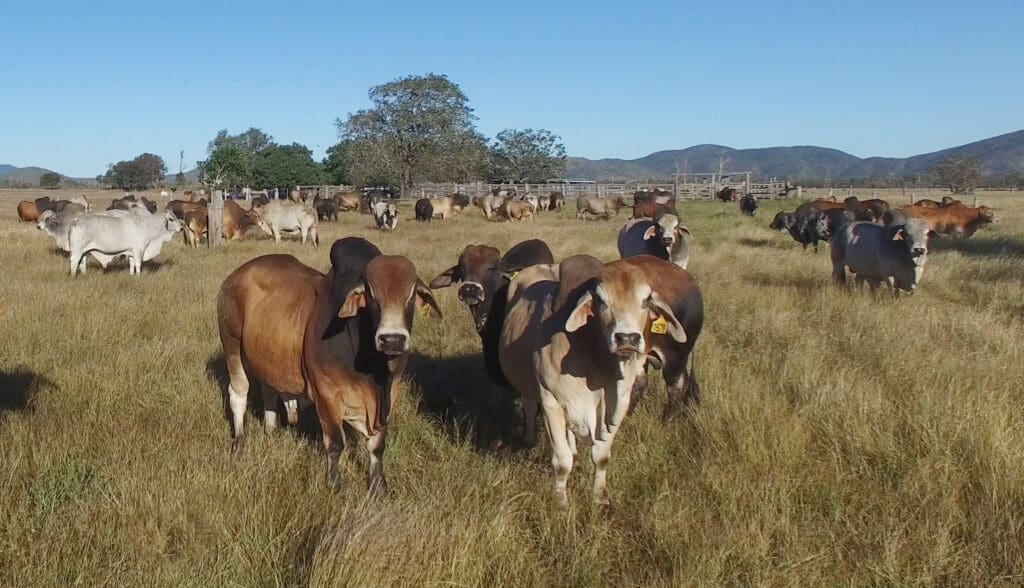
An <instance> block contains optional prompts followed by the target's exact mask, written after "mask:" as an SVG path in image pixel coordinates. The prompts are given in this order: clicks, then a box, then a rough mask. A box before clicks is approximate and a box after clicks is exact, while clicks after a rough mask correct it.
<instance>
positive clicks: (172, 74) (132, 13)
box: [0, 0, 1024, 177]
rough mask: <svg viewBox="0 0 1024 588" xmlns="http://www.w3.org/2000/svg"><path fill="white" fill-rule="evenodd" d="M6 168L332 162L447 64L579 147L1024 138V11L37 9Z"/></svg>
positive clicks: (494, 105)
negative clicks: (149, 156)
mask: <svg viewBox="0 0 1024 588" xmlns="http://www.w3.org/2000/svg"><path fill="white" fill-rule="evenodd" d="M0 14H2V15H3V19H2V21H0V59H2V65H0V72H3V78H2V79H3V84H2V86H0V163H10V164H13V165H18V166H27V165H38V166H42V167H47V168H50V169H54V170H57V171H60V172H61V173H65V174H68V175H73V176H86V177H92V176H95V175H96V174H98V173H102V172H103V171H104V170H105V169H106V166H107V164H108V163H110V162H116V161H119V160H122V159H129V158H132V157H134V156H136V155H138V154H140V153H143V152H152V153H157V154H158V155H161V156H163V157H164V159H165V160H166V161H167V164H168V169H169V171H170V172H171V173H174V172H176V171H177V167H178V152H179V150H184V151H185V157H186V165H187V167H189V168H191V166H192V165H193V164H194V162H195V161H196V160H197V159H202V158H203V156H204V155H205V150H206V144H207V142H209V140H210V139H212V138H213V136H214V135H215V134H216V133H217V131H218V130H219V129H222V128H226V129H228V130H229V131H231V132H232V133H237V132H240V131H242V130H245V129H246V128H248V127H250V126H256V127H259V128H261V129H263V130H264V131H266V132H268V133H270V134H271V135H273V136H274V138H275V140H277V141H278V142H283V143H291V142H293V141H295V142H299V143H303V144H305V145H307V146H309V147H310V148H312V149H313V150H314V152H315V155H316V156H317V157H321V156H322V154H323V151H324V150H325V149H326V148H327V147H328V146H330V145H331V144H333V143H335V142H336V141H337V133H336V129H335V127H334V125H333V121H334V120H335V119H336V118H338V117H344V116H346V115H347V114H348V113H350V112H354V111H356V110H358V109H360V108H364V107H366V106H367V105H368V100H367V97H366V93H367V90H368V89H369V88H370V87H371V86H373V85H375V84H379V83H383V82H386V81H389V80H391V79H394V78H396V77H400V76H404V75H409V74H422V73H427V72H434V73H442V74H447V75H448V76H449V77H450V78H451V79H452V80H453V81H454V82H456V83H458V84H459V85H460V86H461V87H462V89H463V91H464V92H465V93H466V95H467V96H468V97H469V100H470V104H471V105H472V106H473V107H474V109H475V113H476V115H477V116H478V117H479V120H478V128H479V129H480V130H481V131H482V132H483V133H484V134H486V135H488V136H493V135H494V134H496V133H497V132H498V131H500V130H502V129H504V128H527V127H532V128H546V129H549V130H552V131H554V132H555V133H557V134H559V135H561V137H562V138H563V141H564V143H565V145H566V149H567V150H568V152H569V154H570V155H579V156H585V157H592V158H596V157H622V158H635V157H640V156H643V155H646V154H648V153H651V152H653V151H658V150H661V149H672V148H682V147H687V146H690V145H694V144H699V143H717V144H723V145H729V146H731V147H737V148H746V147H766V146H773V145H821V146H826V147H835V148H838V149H842V150H844V151H848V152H850V153H853V154H854V155H858V156H862V157H863V156H868V155H882V156H892V157H903V156H908V155H913V154H917V153H922V152H928V151H934V150H937V149H942V148H945V147H950V146H953V145H958V144H962V143H966V142H970V141H974V140H978V139H982V138H986V137H989V136H993V135H998V134H1002V133H1006V132H1010V131H1014V130H1018V129H1020V128H1024V117H1022V113H1024V110H1022V108H1021V105H1022V104H1024V92H1022V90H1024V76H1021V73H1020V71H1021V67H1022V65H1024V44H1022V42H1021V37H1020V28H1019V27H1020V25H1021V23H1024V2H1020V1H1019V0H1018V1H1009V0H1007V1H1000V2H994V1H984V0H982V1H976V2H972V3H964V2H958V3H954V2H945V1H936V2H924V1H916V0H915V1H902V2H899V1H889V2H875V1H870V0H869V1H859V2H821V1H818V2H791V1H783V2H729V1H717V2H661V3H654V2H629V3H626V2H622V3H617V2H603V1H598V2H591V3H562V2H531V1H520V2H501V3H490V2H483V1H475V2H461V1H454V2H444V3H430V2H405V1H397V2H382V3H375V2H352V3H349V2H301V1H300V2H291V3H284V2H248V3H219V2H215V1H211V2H204V3H193V2H187V1H185V2H159V3H157V2H152V3H146V2H137V1H136V2H131V3H112V2H94V3H84V2H67V3H57V2H45V1H44V2H36V3H31V4H30V3H28V2H18V3H17V4H13V5H12V3H8V4H7V5H5V6H4V8H3V9H2V11H0Z"/></svg>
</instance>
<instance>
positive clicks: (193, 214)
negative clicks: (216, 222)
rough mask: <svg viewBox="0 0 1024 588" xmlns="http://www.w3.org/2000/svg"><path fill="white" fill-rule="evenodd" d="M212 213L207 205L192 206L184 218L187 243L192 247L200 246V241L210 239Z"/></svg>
mask: <svg viewBox="0 0 1024 588" xmlns="http://www.w3.org/2000/svg"><path fill="white" fill-rule="evenodd" d="M209 217H210V214H209V212H208V211H207V210H206V207H205V206H196V207H193V208H190V209H189V210H188V211H187V212H186V213H185V218H184V219H183V220H182V225H183V231H182V232H183V233H184V234H185V243H186V244H187V245H189V246H190V247H199V242H200V241H202V240H204V239H209V227H208V224H209Z"/></svg>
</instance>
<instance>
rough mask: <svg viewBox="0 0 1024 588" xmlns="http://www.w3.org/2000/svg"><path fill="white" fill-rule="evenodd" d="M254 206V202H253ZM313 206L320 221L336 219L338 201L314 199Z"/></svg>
mask: <svg viewBox="0 0 1024 588" xmlns="http://www.w3.org/2000/svg"><path fill="white" fill-rule="evenodd" d="M253 206H255V204H253ZM313 208H315V209H316V216H317V218H318V219H320V220H322V221H326V220H333V221H335V222H337V221H338V203H337V202H335V201H334V200H326V199H325V200H319V199H317V200H315V201H314V202H313Z"/></svg>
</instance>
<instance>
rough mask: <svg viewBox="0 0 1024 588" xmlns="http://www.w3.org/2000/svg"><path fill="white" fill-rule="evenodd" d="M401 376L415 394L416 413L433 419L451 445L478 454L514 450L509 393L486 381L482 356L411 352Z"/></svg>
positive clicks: (516, 422)
mask: <svg viewBox="0 0 1024 588" xmlns="http://www.w3.org/2000/svg"><path fill="white" fill-rule="evenodd" d="M406 377H407V378H408V379H409V381H410V382H412V384H413V385H414V386H415V387H416V389H417V390H418V391H419V394H420V396H419V406H418V409H419V411H420V413H422V414H426V415H428V416H429V417H431V418H433V419H434V420H435V421H436V422H437V423H438V424H439V425H440V427H441V429H442V431H443V432H444V434H445V435H447V436H448V438H449V439H450V440H451V441H452V443H456V444H458V443H462V442H465V441H467V440H468V441H469V442H470V443H471V444H472V445H473V448H474V449H475V450H477V451H479V452H483V453H491V452H496V451H504V450H508V449H511V448H513V443H512V440H513V439H516V438H518V434H517V433H516V431H515V429H516V428H518V427H519V426H520V423H519V421H520V420H521V417H520V416H519V413H518V411H517V410H516V408H515V402H514V400H513V399H512V396H511V394H510V393H509V392H508V391H505V390H501V389H499V388H498V387H497V386H494V385H493V384H492V383H491V381H490V379H489V378H488V377H487V373H486V370H485V369H484V360H483V357H482V355H481V354H479V353H477V354H466V355H458V356H453V357H434V356H430V355H425V354H422V353H419V352H416V351H414V352H413V353H412V354H411V356H410V358H409V368H408V370H407V375H406Z"/></svg>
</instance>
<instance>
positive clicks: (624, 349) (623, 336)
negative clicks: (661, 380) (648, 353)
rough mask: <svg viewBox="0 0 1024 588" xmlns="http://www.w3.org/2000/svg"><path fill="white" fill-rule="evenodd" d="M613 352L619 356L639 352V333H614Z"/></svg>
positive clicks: (640, 339)
mask: <svg viewBox="0 0 1024 588" xmlns="http://www.w3.org/2000/svg"><path fill="white" fill-rule="evenodd" d="M613 339H614V341H615V352H616V353H618V354H619V355H620V356H629V355H633V354H637V353H640V342H641V341H642V338H641V336H640V333H615V335H614V336H613Z"/></svg>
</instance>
